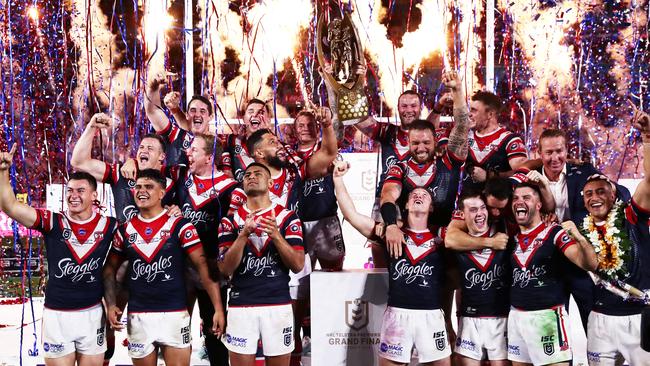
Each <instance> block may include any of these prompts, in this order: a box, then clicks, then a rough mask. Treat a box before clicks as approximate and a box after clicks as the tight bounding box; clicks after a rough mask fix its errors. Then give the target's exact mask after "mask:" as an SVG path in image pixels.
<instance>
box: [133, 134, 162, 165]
mask: <svg viewBox="0 0 650 366" xmlns="http://www.w3.org/2000/svg"><path fill="white" fill-rule="evenodd" d="M136 158H137V160H138V169H160V167H161V166H162V163H163V161H165V152H164V151H163V147H162V145H161V144H160V141H158V140H156V139H155V138H152V137H145V138H143V139H142V142H140V146H138V153H137V157H136Z"/></svg>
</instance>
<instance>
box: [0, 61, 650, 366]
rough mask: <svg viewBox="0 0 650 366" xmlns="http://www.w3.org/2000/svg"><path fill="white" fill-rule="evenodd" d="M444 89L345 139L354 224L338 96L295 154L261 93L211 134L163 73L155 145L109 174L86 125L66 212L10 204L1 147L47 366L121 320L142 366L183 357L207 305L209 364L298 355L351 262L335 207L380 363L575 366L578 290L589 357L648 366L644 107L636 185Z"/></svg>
mask: <svg viewBox="0 0 650 366" xmlns="http://www.w3.org/2000/svg"><path fill="white" fill-rule="evenodd" d="M362 71H363V70H362ZM442 79H443V80H442V83H443V84H444V86H445V89H446V93H445V94H444V95H443V97H441V98H440V100H439V102H438V103H437V104H436V106H435V107H434V108H433V110H432V111H431V113H430V114H429V116H427V117H426V119H420V118H421V117H420V114H421V112H422V104H423V103H422V99H421V97H420V95H418V94H417V93H416V92H414V91H406V92H404V93H403V94H402V95H401V96H400V97H399V99H398V101H397V110H398V114H399V119H400V121H399V122H400V123H399V124H391V123H384V122H379V121H377V120H375V118H373V117H372V116H368V117H365V118H361V119H359V120H357V121H355V124H354V127H351V128H356V129H357V130H358V131H360V132H361V133H363V134H364V135H366V136H367V137H368V138H370V139H372V140H374V141H376V142H377V143H378V145H379V146H380V161H381V172H380V175H379V178H378V185H377V191H376V203H375V207H374V208H373V212H363V213H362V212H358V211H357V210H356V208H355V206H354V203H353V200H352V198H351V196H350V194H349V193H348V191H347V189H346V186H345V183H344V179H343V177H344V175H345V174H346V172H347V170H348V169H349V164H348V163H347V162H345V161H344V160H343V159H341V158H340V155H339V154H338V149H339V146H340V144H341V143H342V141H341V138H340V135H341V134H340V133H339V132H340V130H341V129H342V128H343V127H342V126H340V124H339V123H338V122H339V121H338V117H337V105H336V103H335V102H333V101H332V98H333V94H334V92H333V91H332V88H331V85H328V89H329V91H330V93H329V94H330V98H329V99H330V107H331V108H328V107H314V108H313V109H310V110H303V111H301V112H300V113H298V114H297V116H295V120H294V126H293V127H294V129H295V134H296V139H297V143H295V144H293V145H289V144H287V143H285V142H283V141H282V140H281V139H280V138H279V137H278V136H277V135H276V134H275V131H274V129H273V128H272V126H273V124H272V123H271V122H270V121H271V117H270V114H271V113H270V108H269V106H268V105H267V103H266V102H264V101H263V100H259V99H251V100H250V101H248V103H247V105H246V106H245V108H244V109H243V114H242V116H241V118H242V120H243V124H242V125H241V129H240V130H239V131H235V132H234V133H232V134H228V135H223V136H222V135H216V136H215V135H214V134H213V133H211V132H210V124H211V123H212V122H213V120H214V114H215V113H214V106H213V104H212V102H211V101H210V100H209V99H207V98H205V97H202V96H194V97H192V98H191V99H190V100H189V103H188V105H187V108H186V111H185V112H183V111H182V109H181V106H180V96H179V95H178V93H174V92H171V93H167V94H166V95H165V96H164V99H163V100H161V87H162V86H163V85H164V84H165V78H164V77H162V76H155V77H150V79H149V80H148V83H147V93H146V94H147V95H146V100H145V111H146V114H147V117H148V119H149V122H150V123H151V126H152V127H153V129H154V130H155V133H152V134H148V135H145V136H143V137H142V138H141V139H140V145H139V147H138V149H137V152H136V153H135V156H133V157H132V158H131V159H128V160H127V161H125V162H123V164H109V163H106V162H104V161H102V160H99V159H95V158H93V156H92V147H93V140H94V137H95V136H96V135H97V134H99V133H102V130H110V129H111V128H112V127H113V126H112V123H113V121H112V120H111V118H110V117H108V116H107V115H105V114H96V115H94V116H92V118H91V119H90V121H89V122H88V124H87V126H86V129H85V130H84V132H83V134H82V135H81V137H80V138H79V140H78V141H77V142H76V144H75V146H74V151H73V153H72V157H71V165H72V167H73V168H74V170H75V171H74V172H70V173H69V176H68V179H67V183H66V190H65V203H66V205H67V209H66V211H65V212H52V211H48V210H45V209H40V208H32V207H30V206H28V205H26V204H23V203H20V202H18V201H17V200H16V198H15V195H14V193H13V191H12V190H11V188H10V187H11V185H10V182H9V171H10V167H11V165H12V162H13V157H14V152H15V150H16V148H15V146H14V147H12V148H11V149H10V151H8V152H1V153H0V209H1V210H2V211H4V212H5V213H6V214H7V215H8V216H10V217H12V218H13V219H15V220H16V221H18V222H19V223H21V224H23V225H25V226H26V227H29V228H32V229H35V230H39V231H41V232H42V233H43V235H44V239H45V246H46V255H47V262H48V273H49V278H48V282H47V287H46V293H45V309H44V312H43V333H42V342H43V351H44V356H45V360H46V364H47V365H48V366H59V365H60V366H67V365H74V364H75V363H77V364H79V365H82V366H86V365H88V366H94V365H101V364H102V363H103V362H107V361H105V360H108V359H110V358H111V356H112V354H113V352H114V349H115V334H114V332H115V331H121V330H123V329H124V328H126V333H127V339H128V353H129V356H130V357H131V358H132V361H133V364H134V365H147V366H149V365H155V364H157V359H158V357H159V356H162V357H163V358H164V361H165V363H166V364H167V365H189V363H190V355H191V336H190V319H191V317H192V314H191V312H192V310H193V309H194V305H195V303H198V309H199V316H200V321H201V322H202V332H203V334H204V336H205V347H206V350H207V354H208V357H209V360H210V364H211V365H228V364H230V365H234V366H252V365H254V363H255V356H256V354H258V353H262V354H263V355H264V356H265V358H266V364H267V365H270V366H281V365H282V366H288V365H290V364H291V365H300V353H301V343H302V337H303V336H305V335H308V333H309V327H308V326H307V322H305V321H304V320H305V318H308V313H309V308H310V307H315V306H319V304H318V303H311V304H310V303H309V290H310V289H309V273H310V272H311V270H312V268H314V267H315V266H316V263H317V262H318V264H319V265H320V267H321V269H323V270H326V271H339V270H341V269H342V268H343V260H344V256H345V245H344V242H343V236H342V230H341V222H340V220H339V217H338V214H337V211H338V210H339V209H340V211H341V213H342V214H343V218H344V220H346V221H348V222H349V223H350V224H351V225H352V226H353V227H354V228H355V229H356V230H358V231H359V232H360V233H361V234H363V235H364V236H365V237H367V238H368V242H369V243H370V246H371V248H372V255H373V260H374V262H375V265H376V266H378V267H385V268H387V269H388V278H389V289H388V304H387V308H386V311H385V313H384V316H383V322H382V327H381V336H380V343H379V345H378V349H377V353H378V355H379V363H380V365H406V364H408V363H409V362H411V359H412V357H416V358H417V359H418V360H419V362H420V363H421V364H424V365H452V364H458V365H480V364H482V363H485V362H489V363H490V364H492V365H508V364H513V365H527V364H531V365H555V364H557V365H569V364H570V362H571V361H572V360H573V357H574V356H578V355H574V354H573V351H572V346H573V340H572V337H571V331H570V326H569V317H568V314H567V310H568V303H569V296H570V295H572V296H573V298H574V299H575V301H576V303H577V305H578V309H579V314H572V316H578V315H579V316H580V319H581V321H582V325H583V327H584V330H585V332H586V335H587V359H588V361H589V364H590V365H620V364H622V362H623V361H626V362H627V363H628V364H630V365H635V366H636V365H650V353H649V352H647V351H645V350H643V349H642V347H641V332H642V329H641V313H642V311H643V308H644V304H643V302H642V301H640V298H642V297H643V296H642V295H643V291H644V290H648V289H650V228H649V226H648V224H649V222H650V117H648V115H647V114H645V113H643V112H641V111H635V113H634V116H632V117H631V119H632V123H634V124H635V126H636V127H637V128H638V130H639V131H640V134H641V139H642V142H643V157H644V159H643V162H644V164H643V169H644V175H643V178H642V179H641V180H640V182H639V184H638V186H637V187H636V190H635V192H634V193H633V194H630V192H629V191H628V189H626V188H625V187H623V186H621V185H618V184H617V183H615V182H613V181H611V180H610V179H609V178H608V177H607V176H606V175H604V174H602V173H600V172H599V171H598V170H597V169H596V168H594V167H593V166H592V165H591V164H589V163H583V162H578V161H573V160H570V159H568V158H567V150H568V149H567V145H568V143H569V141H568V140H567V135H566V134H565V132H564V131H562V130H555V129H546V130H544V131H543V133H542V134H541V135H540V136H539V140H538V143H537V149H538V153H539V156H540V159H534V160H531V159H529V156H528V153H529V152H528V151H527V147H526V145H525V144H524V142H523V140H522V138H521V137H520V136H519V135H517V134H516V133H513V132H511V131H509V130H508V129H506V128H505V127H503V126H502V125H501V124H500V123H499V117H500V115H501V113H500V110H501V101H500V99H499V98H498V97H497V96H496V95H495V94H493V93H490V92H485V91H479V92H476V93H475V94H474V95H473V96H472V97H471V98H470V99H471V100H470V102H469V105H468V102H467V99H466V96H465V93H464V91H463V88H462V87H461V85H460V80H459V78H458V75H457V74H456V73H455V72H447V73H445V74H443V77H442ZM165 109H167V111H166V110H165ZM445 110H450V111H452V113H451V114H453V123H452V124H451V125H450V127H448V128H443V127H441V124H440V122H439V120H440V115H441V114H442V113H443V111H445ZM337 136H338V138H337ZM98 182H100V183H107V184H108V185H110V187H111V189H112V193H113V197H114V213H115V214H114V215H111V216H115V217H111V216H106V215H103V214H102V212H101V211H99V210H97V208H96V204H95V203H96V202H97V197H98V196H97V185H98ZM363 244H365V243H347V245H348V246H349V245H363ZM334 286H335V285H334ZM630 294H632V295H630ZM633 295H636V297H637V298H639V299H637V300H634V298H635V296H633ZM454 298H455V301H456V308H457V317H452V316H451V315H452V314H451V304H452V302H453V300H454ZM127 305H128V306H127ZM125 307H126V309H127V310H126V312H127V314H126V316H125V317H124V318H125V320H122V312H123V311H125ZM226 309H227V311H226ZM226 314H227V315H226ZM195 321H199V320H195ZM455 321H457V323H456V324H453V322H455ZM454 329H456V331H455V332H454ZM452 353H454V355H453V357H452ZM369 362H370V361H369Z"/></svg>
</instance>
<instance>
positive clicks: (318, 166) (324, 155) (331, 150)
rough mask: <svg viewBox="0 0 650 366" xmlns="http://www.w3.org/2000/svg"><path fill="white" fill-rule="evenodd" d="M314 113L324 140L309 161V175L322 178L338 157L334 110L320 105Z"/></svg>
mask: <svg viewBox="0 0 650 366" xmlns="http://www.w3.org/2000/svg"><path fill="white" fill-rule="evenodd" d="M314 115H315V116H316V121H318V122H320V125H321V128H322V131H323V140H322V142H321V148H320V149H318V151H316V152H315V153H314V155H313V156H312V157H311V158H310V159H309V160H308V161H307V177H309V178H320V177H323V176H326V175H327V174H328V169H329V166H330V164H332V161H334V159H336V154H338V146H337V144H336V134H335V132H334V127H333V125H332V118H333V116H332V111H330V109H329V108H326V107H320V108H318V109H317V110H316V111H315V113H314Z"/></svg>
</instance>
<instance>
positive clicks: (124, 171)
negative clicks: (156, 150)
mask: <svg viewBox="0 0 650 366" xmlns="http://www.w3.org/2000/svg"><path fill="white" fill-rule="evenodd" d="M120 174H121V175H122V177H124V179H130V180H135V179H136V178H137V176H138V162H137V161H136V160H135V159H132V158H128V159H126V161H125V162H124V164H122V167H121V168H120Z"/></svg>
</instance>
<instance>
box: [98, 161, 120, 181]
mask: <svg viewBox="0 0 650 366" xmlns="http://www.w3.org/2000/svg"><path fill="white" fill-rule="evenodd" d="M104 164H105V165H106V168H105V169H104V176H103V177H102V182H103V183H106V184H115V183H117V181H118V180H119V179H120V166H119V165H118V164H108V163H104Z"/></svg>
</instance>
